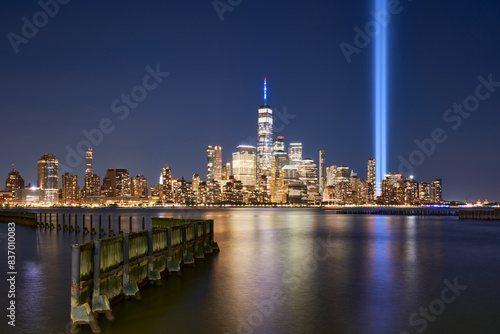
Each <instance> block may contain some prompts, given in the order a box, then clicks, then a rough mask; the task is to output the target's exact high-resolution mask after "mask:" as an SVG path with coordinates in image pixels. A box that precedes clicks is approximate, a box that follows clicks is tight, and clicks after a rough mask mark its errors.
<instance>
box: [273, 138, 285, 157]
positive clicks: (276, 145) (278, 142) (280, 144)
mask: <svg viewBox="0 0 500 334" xmlns="http://www.w3.org/2000/svg"><path fill="white" fill-rule="evenodd" d="M276 152H285V137H283V136H278V137H275V138H274V142H273V154H275V153H276Z"/></svg>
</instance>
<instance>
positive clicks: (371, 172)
mask: <svg viewBox="0 0 500 334" xmlns="http://www.w3.org/2000/svg"><path fill="white" fill-rule="evenodd" d="M367 170H368V171H367V175H366V187H367V200H368V201H367V202H368V204H371V203H374V201H375V194H376V184H375V159H373V158H369V159H368V167H367Z"/></svg>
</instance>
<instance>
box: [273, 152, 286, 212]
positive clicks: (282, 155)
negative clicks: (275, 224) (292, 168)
mask: <svg viewBox="0 0 500 334" xmlns="http://www.w3.org/2000/svg"><path fill="white" fill-rule="evenodd" d="M286 165H288V155H287V154H286V152H284V151H275V152H274V155H273V159H272V161H271V185H270V191H271V202H279V201H280V200H281V199H280V198H279V196H278V195H279V187H280V175H281V169H282V168H283V167H285V166H286Z"/></svg>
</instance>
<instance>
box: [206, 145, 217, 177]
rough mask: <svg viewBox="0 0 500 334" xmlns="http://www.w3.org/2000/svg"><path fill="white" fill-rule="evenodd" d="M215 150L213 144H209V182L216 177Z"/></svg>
mask: <svg viewBox="0 0 500 334" xmlns="http://www.w3.org/2000/svg"><path fill="white" fill-rule="evenodd" d="M214 168H215V150H214V148H213V146H207V183H209V182H212V181H213V180H214V179H215V170H214Z"/></svg>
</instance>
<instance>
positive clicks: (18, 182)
mask: <svg viewBox="0 0 500 334" xmlns="http://www.w3.org/2000/svg"><path fill="white" fill-rule="evenodd" d="M22 188H24V179H23V178H22V177H21V174H19V172H18V171H17V169H16V168H14V165H12V172H10V173H9V175H8V176H7V179H6V180H5V191H14V190H16V189H22Z"/></svg>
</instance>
